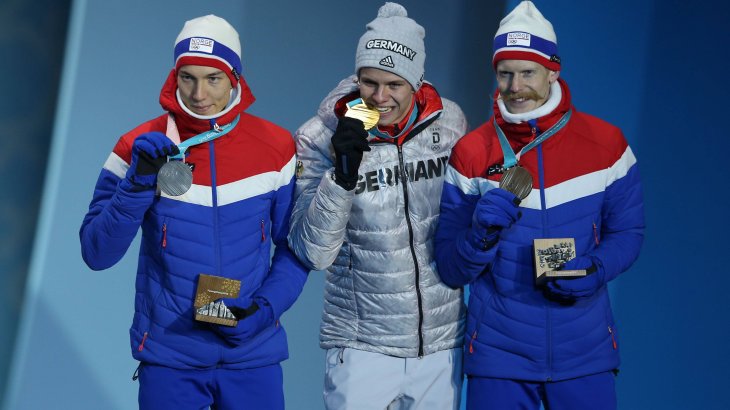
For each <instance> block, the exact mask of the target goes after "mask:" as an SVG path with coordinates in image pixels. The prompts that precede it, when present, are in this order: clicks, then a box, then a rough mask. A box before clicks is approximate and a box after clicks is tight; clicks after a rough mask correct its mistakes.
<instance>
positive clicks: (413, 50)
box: [355, 3, 426, 91]
mask: <svg viewBox="0 0 730 410" xmlns="http://www.w3.org/2000/svg"><path fill="white" fill-rule="evenodd" d="M365 29H366V31H365V34H363V35H362V37H360V42H359V43H358V45H357V52H356V54H355V73H356V74H358V75H359V73H360V69H361V68H364V67H371V68H378V69H381V70H385V71H389V72H391V73H393V74H396V75H399V76H401V77H403V79H405V80H406V81H408V83H410V84H411V85H412V86H413V89H414V90H416V91H417V90H418V89H419V88H421V84H423V75H424V63H425V62H426V47H425V46H424V44H423V39H424V37H426V31H425V30H424V29H423V27H421V26H420V25H419V24H418V23H416V22H415V21H413V20H412V19H410V18H408V12H407V11H406V9H405V8H404V7H403V6H401V5H400V4H398V3H385V5H383V6H382V7H380V9H379V10H378V17H377V18H375V20H373V21H371V22H370V23H368V25H367V26H365Z"/></svg>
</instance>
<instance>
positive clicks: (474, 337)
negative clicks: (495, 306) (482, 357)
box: [466, 294, 494, 354]
mask: <svg viewBox="0 0 730 410" xmlns="http://www.w3.org/2000/svg"><path fill="white" fill-rule="evenodd" d="M488 296H489V297H488V298H487V300H485V301H484V302H483V303H482V304H481V306H479V314H478V315H477V316H473V317H472V319H471V321H472V326H471V329H467V337H468V338H469V340H468V341H467V344H466V346H467V349H468V350H467V352H468V353H469V354H474V353H476V347H475V346H474V342H476V341H478V340H479V327H480V325H481V322H482V319H483V318H484V312H485V311H486V309H487V306H488V305H489V304H490V303H491V302H492V299H493V298H494V295H491V294H490V295H488ZM472 297H473V298H474V299H476V296H475V295H474V296H472ZM470 299H471V298H470ZM469 304H470V305H471V300H470V303H469ZM467 311H468V309H467ZM468 320H469V319H468V316H467V322H468ZM467 326H468V324H467Z"/></svg>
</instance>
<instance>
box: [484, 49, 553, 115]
mask: <svg viewBox="0 0 730 410" xmlns="http://www.w3.org/2000/svg"><path fill="white" fill-rule="evenodd" d="M559 76H560V71H550V70H548V69H547V68H545V67H544V66H542V65H540V64H538V63H536V62H534V61H528V60H502V61H500V62H498V63H497V87H499V94H500V96H501V98H502V100H503V101H504V105H505V107H507V111H509V112H510V113H512V114H521V113H524V112H529V111H532V110H534V109H536V108H538V107H540V106H542V105H543V104H545V101H547V99H548V97H549V96H550V86H551V85H552V83H553V82H555V81H557V79H558V77H559Z"/></svg>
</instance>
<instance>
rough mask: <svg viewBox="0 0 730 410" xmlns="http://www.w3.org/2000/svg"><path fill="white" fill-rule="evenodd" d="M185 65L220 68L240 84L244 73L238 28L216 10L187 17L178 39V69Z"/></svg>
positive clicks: (232, 83)
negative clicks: (194, 16)
mask: <svg viewBox="0 0 730 410" xmlns="http://www.w3.org/2000/svg"><path fill="white" fill-rule="evenodd" d="M184 65H203V66H209V67H216V68H219V69H220V70H222V71H223V72H224V73H226V75H228V78H229V79H230V80H231V85H232V86H233V88H236V85H237V84H238V79H239V77H240V73H241V41H240V40H239V38H238V32H237V31H236V29H234V28H233V26H231V25H230V24H228V22H227V21H225V20H224V19H222V18H220V17H218V16H214V15H212V14H209V15H207V16H203V17H198V18H194V19H192V20H188V21H186V22H185V25H184V26H183V29H182V31H181V32H180V34H178V36H177V39H176V40H175V69H176V70H177V69H179V68H180V67H181V66H184Z"/></svg>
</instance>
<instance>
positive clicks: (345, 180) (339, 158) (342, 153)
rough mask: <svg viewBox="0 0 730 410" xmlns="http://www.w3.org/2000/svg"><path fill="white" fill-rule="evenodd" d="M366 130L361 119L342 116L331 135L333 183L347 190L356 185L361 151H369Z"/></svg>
mask: <svg viewBox="0 0 730 410" xmlns="http://www.w3.org/2000/svg"><path fill="white" fill-rule="evenodd" d="M367 138H368V132H367V131H365V126H364V125H363V123H362V121H360V120H358V119H356V118H350V117H342V118H340V122H339V123H338V124H337V129H336V130H335V133H334V135H332V146H333V147H334V148H335V183H336V184H337V185H339V186H341V187H342V188H345V189H346V190H348V191H352V190H353V189H355V186H356V185H357V177H358V169H359V168H360V162H361V161H362V153H363V152H364V151H370V146H369V145H368V139H367Z"/></svg>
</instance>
